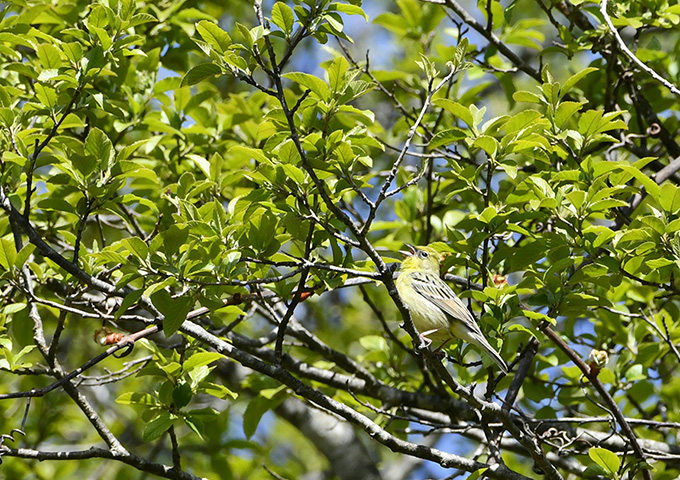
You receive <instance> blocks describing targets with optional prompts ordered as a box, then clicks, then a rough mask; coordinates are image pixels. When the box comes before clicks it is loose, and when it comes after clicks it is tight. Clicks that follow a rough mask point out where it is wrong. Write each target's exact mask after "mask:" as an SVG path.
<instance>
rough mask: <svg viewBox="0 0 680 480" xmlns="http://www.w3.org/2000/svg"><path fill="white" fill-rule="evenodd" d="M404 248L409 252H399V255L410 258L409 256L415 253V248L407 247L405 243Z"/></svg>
mask: <svg viewBox="0 0 680 480" xmlns="http://www.w3.org/2000/svg"><path fill="white" fill-rule="evenodd" d="M404 246H405V247H406V248H408V249H409V251H408V252H407V251H406V250H399V253H401V254H402V255H403V256H405V257H410V256H412V255H413V254H414V253H416V247H414V246H413V245H409V244H408V243H405V244H404Z"/></svg>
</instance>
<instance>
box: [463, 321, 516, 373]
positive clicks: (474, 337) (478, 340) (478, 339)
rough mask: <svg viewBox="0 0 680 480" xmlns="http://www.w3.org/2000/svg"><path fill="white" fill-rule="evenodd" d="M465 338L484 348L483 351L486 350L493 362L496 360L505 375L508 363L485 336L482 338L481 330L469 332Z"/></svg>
mask: <svg viewBox="0 0 680 480" xmlns="http://www.w3.org/2000/svg"><path fill="white" fill-rule="evenodd" d="M466 340H467V341H468V342H470V343H472V344H473V345H477V346H478V347H479V348H481V349H482V350H484V352H486V354H487V355H489V356H490V357H491V359H492V360H493V361H494V362H496V365H498V368H500V369H501V370H502V371H503V373H505V374H506V375H507V373H508V365H507V364H506V363H505V360H503V357H501V356H500V355H499V354H498V352H497V351H496V350H495V349H494V348H493V347H492V346H491V345H490V344H489V342H488V341H487V340H486V338H484V334H483V333H482V332H481V331H480V332H469V338H467V339H466Z"/></svg>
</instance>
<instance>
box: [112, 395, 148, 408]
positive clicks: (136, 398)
mask: <svg viewBox="0 0 680 480" xmlns="http://www.w3.org/2000/svg"><path fill="white" fill-rule="evenodd" d="M116 403H120V404H122V405H146V406H150V407H152V406H157V405H158V400H157V399H156V398H155V397H153V396H152V395H149V394H148V393H141V392H126V393H124V394H122V395H121V396H119V397H118V398H117V399H116Z"/></svg>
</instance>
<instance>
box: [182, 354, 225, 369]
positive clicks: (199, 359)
mask: <svg viewBox="0 0 680 480" xmlns="http://www.w3.org/2000/svg"><path fill="white" fill-rule="evenodd" d="M222 358H224V355H222V354H221V353H217V352H198V353H194V354H193V355H191V356H190V357H189V358H188V359H186V360H185V362H184V363H183V364H182V369H183V370H184V371H185V372H190V371H191V370H193V369H195V368H199V367H202V366H204V365H210V364H211V363H213V362H216V361H217V360H220V359H222Z"/></svg>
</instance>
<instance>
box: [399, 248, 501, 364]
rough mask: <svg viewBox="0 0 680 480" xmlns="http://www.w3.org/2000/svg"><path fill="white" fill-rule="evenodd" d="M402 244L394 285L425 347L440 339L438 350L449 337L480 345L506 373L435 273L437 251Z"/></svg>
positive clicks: (472, 318) (460, 305) (475, 322)
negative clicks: (404, 247) (403, 248)
mask: <svg viewBox="0 0 680 480" xmlns="http://www.w3.org/2000/svg"><path fill="white" fill-rule="evenodd" d="M404 245H405V246H406V247H407V248H408V251H404V250H400V253H401V254H403V255H404V257H405V258H404V261H403V262H402V264H401V269H400V273H399V276H398V277H397V279H396V281H395V284H396V287H397V291H398V292H399V296H400V297H401V299H402V301H403V302H404V304H405V305H406V306H407V307H408V309H409V312H410V313H411V319H412V320H413V324H414V325H415V327H416V329H417V330H418V333H419V334H420V336H421V337H422V338H423V340H425V342H427V345H428V346H429V345H430V344H432V342H433V341H436V342H440V341H441V342H443V343H442V345H441V346H439V347H438V348H437V350H441V348H442V347H444V345H445V344H446V343H447V342H448V341H449V340H451V339H453V338H460V339H462V340H464V341H466V342H468V343H471V344H472V345H475V346H477V347H479V348H481V349H482V350H483V351H484V352H485V353H486V354H487V355H488V356H489V357H491V359H492V360H493V361H494V362H495V363H496V364H497V365H498V367H499V368H500V369H501V370H502V371H503V373H505V374H507V373H508V366H507V364H506V363H505V361H504V360H503V358H502V357H501V356H500V355H499V354H498V352H497V351H496V350H494V348H493V347H492V346H491V345H490V344H489V342H488V341H487V340H486V338H485V337H484V334H483V333H482V331H481V330H480V328H479V325H477V321H476V320H475V318H474V317H473V316H472V313H470V311H469V310H468V309H467V307H466V306H465V304H464V303H463V302H462V301H461V299H460V298H458V296H457V295H456V294H455V293H454V291H453V290H451V287H449V286H448V285H447V284H446V282H444V280H442V279H441V277H440V276H439V263H440V261H441V255H440V254H439V252H437V251H436V250H435V249H433V248H432V247H427V246H419V247H414V246H413V245H409V244H404Z"/></svg>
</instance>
